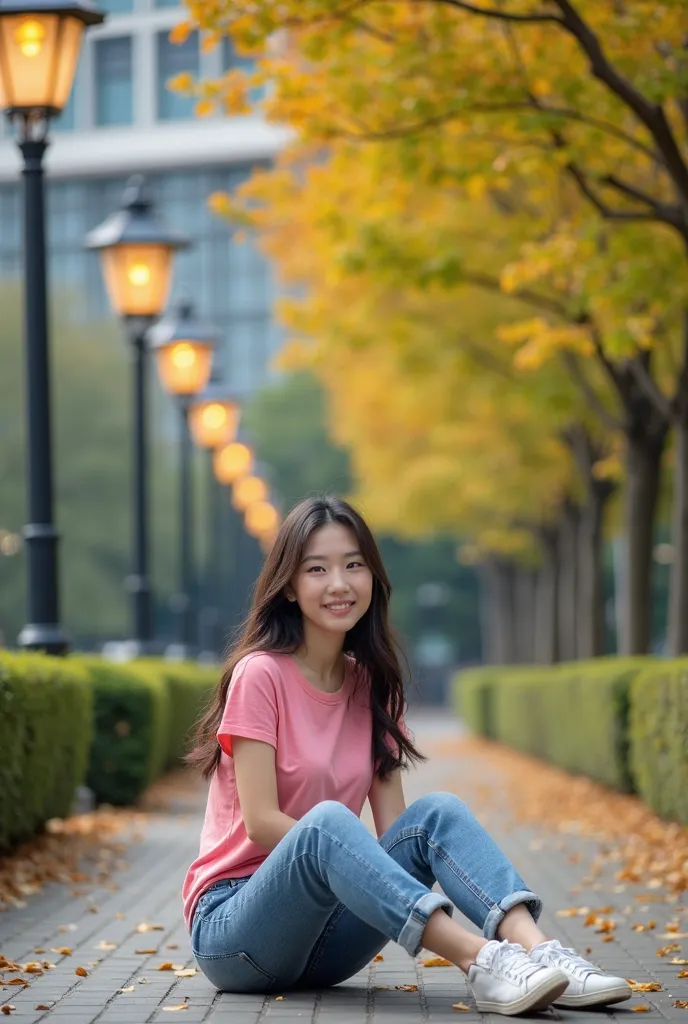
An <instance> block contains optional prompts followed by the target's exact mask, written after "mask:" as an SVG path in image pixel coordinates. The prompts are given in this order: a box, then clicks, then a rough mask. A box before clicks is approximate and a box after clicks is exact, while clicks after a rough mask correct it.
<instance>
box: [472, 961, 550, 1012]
mask: <svg viewBox="0 0 688 1024" xmlns="http://www.w3.org/2000/svg"><path fill="white" fill-rule="evenodd" d="M568 984H569V979H568V978H567V977H566V975H565V974H564V973H563V971H559V972H558V973H557V974H555V975H554V976H551V977H549V978H548V979H547V981H546V982H543V983H542V984H541V985H539V986H538V987H536V988H534V989H532V991H530V992H526V993H524V995H522V996H521V997H520V998H519V999H514V1000H513V1002H511V1003H497V1002H495V1001H493V1000H484V999H476V1001H475V1005H476V1007H477V1009H478V1011H479V1012H480V1013H502V1014H505V1015H506V1016H507V1017H513V1016H515V1015H516V1014H517V1013H525V1012H526V1010H533V1011H537V1010H546V1009H547V1007H548V1006H551V1005H552V1003H553V1002H554V1001H555V1000H556V999H558V998H559V996H560V995H561V994H562V992H565V991H566V989H567V987H568Z"/></svg>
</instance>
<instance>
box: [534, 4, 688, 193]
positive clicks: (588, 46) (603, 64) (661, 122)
mask: <svg viewBox="0 0 688 1024" xmlns="http://www.w3.org/2000/svg"><path fill="white" fill-rule="evenodd" d="M553 3H555V4H556V5H557V7H558V8H559V10H560V11H561V13H562V17H561V18H560V19H559V22H560V24H561V25H562V27H563V28H564V29H565V30H566V31H567V32H569V33H570V34H571V35H572V36H573V37H574V38H575V39H576V40H577V41H578V44H579V45H580V47H581V49H582V50H583V52H584V53H585V55H586V56H587V58H588V60H589V62H590V70H591V71H592V74H593V75H594V77H595V78H597V79H599V81H600V82H603V83H604V84H605V85H606V86H607V88H608V89H609V90H610V91H611V92H612V93H613V94H614V95H615V96H617V97H618V98H619V99H620V100H622V101H623V102H624V103H625V104H626V106H627V107H629V108H630V109H631V110H632V111H633V113H634V114H635V115H636V116H637V117H638V118H639V120H640V121H642V123H643V124H644V125H645V126H646V127H647V128H648V129H649V131H650V132H651V134H652V137H653V139H654V140H655V142H656V144H657V148H658V149H659V151H660V153H661V154H662V156H663V157H664V163H665V165H666V167H667V170H668V171H669V173H670V175H671V177H672V179H673V181H674V184H675V186H676V189H677V191H678V193H679V195H680V196H681V199H682V201H683V203H684V204H685V206H686V207H688V165H687V164H686V163H685V161H684V159H683V157H682V155H681V151H680V149H679V147H678V144H677V142H676V139H675V138H674V135H673V132H672V131H671V127H670V126H669V122H668V121H667V118H666V115H665V113H664V110H663V109H662V107H661V106H660V105H659V104H656V103H651V102H650V101H649V100H648V99H647V98H646V97H645V96H644V95H643V94H642V93H641V92H640V91H639V90H638V89H636V88H635V86H634V85H633V84H632V83H631V82H630V81H629V80H628V79H627V78H625V77H624V76H623V75H622V74H621V73H620V72H619V71H617V70H616V68H615V67H614V66H613V65H612V63H611V62H610V61H609V60H608V58H607V56H606V55H605V53H604V50H603V49H602V44H601V43H600V40H599V39H598V37H597V35H596V34H595V32H594V31H593V30H592V28H591V27H590V25H588V23H587V22H586V21H584V19H583V18H582V17H581V15H580V14H579V13H578V11H577V10H576V8H575V7H574V5H573V3H572V2H571V0H553Z"/></svg>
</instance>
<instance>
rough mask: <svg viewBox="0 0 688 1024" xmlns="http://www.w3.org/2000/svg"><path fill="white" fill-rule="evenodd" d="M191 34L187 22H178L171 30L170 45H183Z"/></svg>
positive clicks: (189, 25)
mask: <svg viewBox="0 0 688 1024" xmlns="http://www.w3.org/2000/svg"><path fill="white" fill-rule="evenodd" d="M190 34H191V24H190V22H188V21H180V22H178V23H177V24H176V25H175V26H174V27H173V28H172V30H171V32H170V35H169V40H170V42H171V43H176V44H177V45H181V43H185V42H186V40H187V39H188V38H189V36H190Z"/></svg>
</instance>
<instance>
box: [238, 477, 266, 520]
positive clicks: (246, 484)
mask: <svg viewBox="0 0 688 1024" xmlns="http://www.w3.org/2000/svg"><path fill="white" fill-rule="evenodd" d="M268 493H269V490H268V485H267V484H266V482H265V480H263V478H262V477H260V476H244V477H241V479H239V480H237V481H235V483H234V486H233V488H232V505H233V506H234V508H235V509H236V510H237V512H245V511H246V509H247V508H248V507H249V505H253V504H255V502H257V501H267V497H268Z"/></svg>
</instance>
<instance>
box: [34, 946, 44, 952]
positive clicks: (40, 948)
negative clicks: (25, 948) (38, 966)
mask: <svg viewBox="0 0 688 1024" xmlns="http://www.w3.org/2000/svg"><path fill="white" fill-rule="evenodd" d="M34 953H45V950H44V949H43V947H42V946H36V948H35V949H34Z"/></svg>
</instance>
